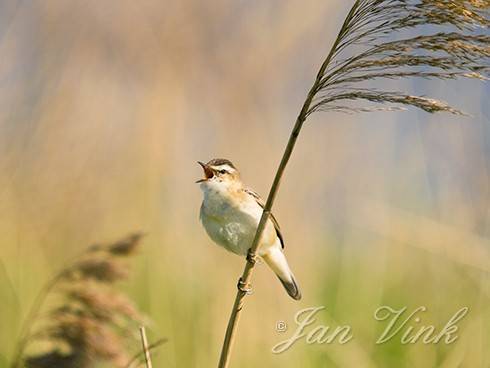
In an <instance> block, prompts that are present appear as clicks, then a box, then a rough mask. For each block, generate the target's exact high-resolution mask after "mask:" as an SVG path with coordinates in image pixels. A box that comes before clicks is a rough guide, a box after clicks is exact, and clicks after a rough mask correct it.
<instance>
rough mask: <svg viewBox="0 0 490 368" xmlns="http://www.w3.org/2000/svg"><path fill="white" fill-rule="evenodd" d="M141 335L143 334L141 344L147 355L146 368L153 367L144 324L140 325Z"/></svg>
mask: <svg viewBox="0 0 490 368" xmlns="http://www.w3.org/2000/svg"><path fill="white" fill-rule="evenodd" d="M140 335H141V345H142V347H143V353H144V355H145V363H146V368H152V367H153V365H152V363H151V355H150V349H149V346H148V339H147V338H146V330H145V327H144V326H141V327H140Z"/></svg>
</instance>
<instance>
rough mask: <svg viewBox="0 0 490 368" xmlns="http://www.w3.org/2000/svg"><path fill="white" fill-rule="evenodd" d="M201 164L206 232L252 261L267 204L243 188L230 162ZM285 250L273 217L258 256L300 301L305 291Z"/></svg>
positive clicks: (202, 208)
mask: <svg viewBox="0 0 490 368" xmlns="http://www.w3.org/2000/svg"><path fill="white" fill-rule="evenodd" d="M198 163H199V164H200V165H201V166H202V168H203V170H204V178H203V179H200V180H198V181H197V182H196V183H200V187H201V190H202V192H203V195H204V199H203V202H202V205H201V212H200V219H201V222H202V224H203V226H204V228H205V229H206V232H207V233H208V235H209V237H210V238H211V239H212V240H213V241H214V242H215V243H217V244H218V245H220V246H222V247H224V248H225V249H226V250H228V251H230V252H233V253H235V254H238V255H247V259H249V258H248V257H249V256H250V254H249V249H250V247H251V245H252V241H253V239H254V237H255V233H256V231H257V226H258V224H259V221H260V218H261V216H262V211H263V208H264V202H263V201H262V199H261V198H260V196H259V195H258V194H257V193H255V192H254V191H253V190H251V189H248V188H246V187H245V186H244V185H243V183H242V181H241V179H240V173H239V172H238V170H237V169H236V167H235V166H234V165H233V164H232V163H231V162H230V161H229V160H226V159H220V158H217V159H213V160H211V161H209V162H208V163H206V164H204V163H202V162H200V161H198ZM283 248H284V239H283V237H282V234H281V230H280V228H279V224H278V223H277V220H276V218H275V217H274V215H272V214H271V215H270V216H269V219H268V220H267V224H266V226H265V228H264V232H263V233H262V237H261V241H260V243H259V246H258V248H257V254H258V256H259V257H260V258H262V259H263V260H264V262H265V263H266V264H267V265H268V266H269V267H270V268H271V269H272V271H274V273H275V274H276V275H277V277H278V278H279V280H280V281H281V283H282V285H283V286H284V288H285V289H286V291H287V293H288V294H289V295H290V296H291V297H292V298H293V299H296V300H299V299H301V292H300V290H299V287H298V284H297V283H296V280H295V278H294V276H293V273H292V272H291V270H290V269H289V265H288V262H287V261H286V257H285V255H284V253H283ZM249 260H250V259H249ZM238 287H239V288H240V283H239V286H238ZM241 290H243V289H241Z"/></svg>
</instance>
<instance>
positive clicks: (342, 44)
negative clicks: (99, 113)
mask: <svg viewBox="0 0 490 368" xmlns="http://www.w3.org/2000/svg"><path fill="white" fill-rule="evenodd" d="M489 8H490V1H488V0H356V1H354V4H353V6H352V8H351V9H350V11H349V13H348V14H347V16H346V18H345V20H344V22H343V24H342V27H341V28H340V31H339V34H338V36H337V38H336V39H335V41H334V43H333V46H332V48H331V49H330V51H329V53H328V55H327V57H326V58H325V60H324V61H323V63H322V65H321V67H320V69H319V71H318V74H317V76H316V79H315V81H314V83H313V86H312V87H311V89H310V91H309V92H308V94H307V96H306V99H305V101H304V103H303V106H302V108H301V110H300V113H299V115H298V117H297V118H296V122H295V124H294V127H293V130H292V132H291V135H290V137H289V140H288V143H287V145H286V149H285V151H284V153H283V156H282V159H281V161H280V164H279V167H278V169H277V171H276V175H275V177H274V181H273V183H272V186H271V189H270V192H269V195H268V197H267V202H266V204H265V206H264V210H263V213H262V216H261V218H260V222H259V224H258V226H257V232H256V234H255V237H254V240H253V242H252V245H251V248H250V251H249V254H250V256H249V257H247V263H246V264H245V268H244V270H243V273H242V276H241V282H242V283H245V284H249V283H250V281H251V278H252V273H253V269H254V265H255V262H254V261H253V259H254V257H255V253H256V251H257V247H258V245H259V241H260V237H261V235H262V232H263V230H264V227H265V224H266V223H267V220H268V218H269V216H270V213H271V209H272V205H273V204H274V200H275V198H276V195H277V192H278V190H279V186H280V183H281V178H282V176H283V173H284V170H285V169H286V166H287V163H288V162H289V159H290V157H291V154H292V152H293V149H294V146H295V144H296V141H297V139H298V136H299V134H300V132H301V128H302V127H303V124H304V122H305V121H306V119H307V118H308V116H309V115H311V114H312V113H314V112H316V111H340V112H349V113H354V112H369V111H376V110H397V109H400V108H399V107H396V106H393V105H407V106H414V107H417V108H420V109H422V110H424V111H427V112H430V113H435V112H442V111H445V112H449V113H452V114H459V115H461V114H463V113H462V112H461V111H459V110H457V109H455V108H453V107H451V106H450V105H449V104H447V103H445V102H443V101H440V100H435V99H432V98H427V97H424V96H414V95H409V94H406V93H403V92H398V91H384V90H379V89H375V88H373V87H372V84H373V82H376V81H378V80H380V79H398V78H413V77H418V78H426V79H429V78H438V79H456V78H458V77H466V78H476V79H480V80H487V76H488V72H489V69H490V66H489V62H488V61H489V58H490V36H488V34H485V31H486V30H487V29H488V26H489V24H490V21H489V19H488V16H489V14H488V9H489ZM421 26H429V27H430V28H429V30H430V31H434V30H436V29H437V30H438V32H436V33H430V34H425V33H422V30H420V28H421ZM412 28H416V31H417V32H420V34H418V35H415V36H414V35H408V36H405V38H404V37H403V35H402V33H403V32H402V31H407V30H410V29H412ZM479 30H480V31H482V32H481V33H479ZM426 32H427V29H426ZM405 33H406V32H405ZM357 100H364V101H366V102H367V103H368V104H370V105H369V106H365V107H358V106H352V105H350V104H349V102H352V101H357ZM377 103H382V104H388V106H384V107H381V108H380V107H375V106H373V104H377ZM246 295H247V292H246V291H244V290H243V288H239V289H238V291H237V293H236V297H235V302H234V304H233V308H232V311H231V315H230V319H229V321H228V326H227V329H226V334H225V339H224V342H223V347H222V350H221V355H220V360H219V365H218V367H219V368H226V367H228V366H229V362H230V353H231V349H232V347H233V342H234V339H235V336H236V330H237V326H238V321H239V319H240V315H241V312H242V309H243V306H244V298H245V296H246Z"/></svg>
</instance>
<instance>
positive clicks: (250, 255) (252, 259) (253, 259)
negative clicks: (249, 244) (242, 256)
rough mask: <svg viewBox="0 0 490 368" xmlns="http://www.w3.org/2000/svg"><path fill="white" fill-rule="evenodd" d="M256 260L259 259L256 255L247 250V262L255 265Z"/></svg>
mask: <svg viewBox="0 0 490 368" xmlns="http://www.w3.org/2000/svg"><path fill="white" fill-rule="evenodd" d="M258 260H259V259H258V257H257V255H256V254H255V253H254V252H253V251H252V248H249V249H248V252H247V262H248V263H250V264H252V265H254V264H256V263H257V261H258Z"/></svg>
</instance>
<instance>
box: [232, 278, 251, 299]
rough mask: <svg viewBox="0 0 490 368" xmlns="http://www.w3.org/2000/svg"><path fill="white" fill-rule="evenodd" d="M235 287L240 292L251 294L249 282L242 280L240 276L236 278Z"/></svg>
mask: <svg viewBox="0 0 490 368" xmlns="http://www.w3.org/2000/svg"><path fill="white" fill-rule="evenodd" d="M236 287H237V288H238V290H240V291H241V292H242V293H245V294H248V295H250V294H252V287H251V286H250V284H247V283H246V282H245V281H243V279H242V278H241V277H240V278H239V279H238V284H237V285H236Z"/></svg>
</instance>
